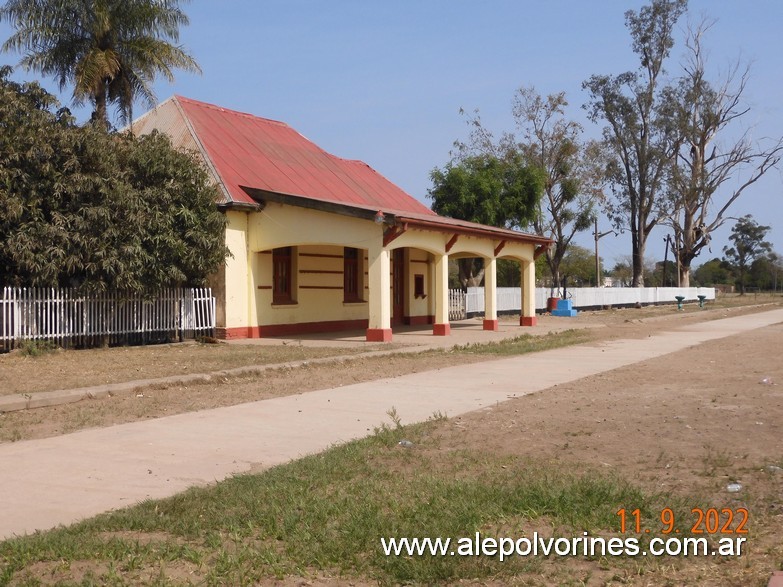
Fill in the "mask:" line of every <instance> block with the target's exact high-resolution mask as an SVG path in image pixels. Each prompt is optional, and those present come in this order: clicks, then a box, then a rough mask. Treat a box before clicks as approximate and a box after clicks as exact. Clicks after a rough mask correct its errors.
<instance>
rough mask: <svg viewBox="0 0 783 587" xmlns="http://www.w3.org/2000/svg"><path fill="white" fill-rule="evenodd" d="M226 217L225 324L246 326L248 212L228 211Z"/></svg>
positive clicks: (247, 301) (227, 325) (247, 307)
mask: <svg viewBox="0 0 783 587" xmlns="http://www.w3.org/2000/svg"><path fill="white" fill-rule="evenodd" d="M226 219H227V220H228V225H227V226H226V246H227V247H228V250H229V251H230V252H231V256H230V257H229V258H228V259H226V267H225V280H226V287H225V295H226V301H225V315H226V324H225V326H226V327H228V328H233V327H238V326H248V325H249V321H248V309H249V296H248V277H249V276H248V249H247V224H248V223H247V220H248V213H246V212H232V211H228V212H226Z"/></svg>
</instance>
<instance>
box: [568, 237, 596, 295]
mask: <svg viewBox="0 0 783 587" xmlns="http://www.w3.org/2000/svg"><path fill="white" fill-rule="evenodd" d="M562 274H563V282H564V283H565V284H566V286H567V287H588V286H589V285H590V284H592V283H595V254H594V253H593V252H592V251H591V250H589V249H586V248H584V247H580V246H579V245H573V244H572V245H571V246H570V247H568V252H567V253H566V254H565V256H564V257H563V263H562Z"/></svg>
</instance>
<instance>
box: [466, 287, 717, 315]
mask: <svg viewBox="0 0 783 587" xmlns="http://www.w3.org/2000/svg"><path fill="white" fill-rule="evenodd" d="M457 291H459V290H457ZM549 292H550V290H549V288H548V287H537V288H536V310H545V309H546V300H547V298H548V297H549ZM521 296H522V293H521V289H520V288H518V287H499V288H498V311H499V312H503V311H510V310H517V311H519V309H520V308H521V305H522V298H521ZM675 296H683V297H684V298H685V300H686V301H697V300H698V296H706V298H705V299H708V300H714V299H715V288H714V287H574V288H571V287H569V288H568V298H569V299H570V300H571V301H573V302H574V308H577V309H578V308H591V307H595V306H621V305H633V304H635V303H636V302H639V303H642V304H659V303H675V302H676V300H675ZM466 306H467V312H468V313H474V312H483V311H484V288H483V287H469V288H468V293H467V296H466Z"/></svg>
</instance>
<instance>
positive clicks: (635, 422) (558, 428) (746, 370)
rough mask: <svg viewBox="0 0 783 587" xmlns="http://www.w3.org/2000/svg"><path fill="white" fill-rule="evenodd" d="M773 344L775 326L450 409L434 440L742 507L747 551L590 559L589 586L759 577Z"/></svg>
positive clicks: (781, 553) (772, 406)
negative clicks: (665, 561) (648, 561)
mask: <svg viewBox="0 0 783 587" xmlns="http://www.w3.org/2000/svg"><path fill="white" fill-rule="evenodd" d="M782 343H783V324H778V325H775V326H771V327H768V328H765V329H761V330H757V331H753V332H749V333H746V334H742V335H740V336H734V337H731V338H727V339H722V340H717V341H712V342H708V343H705V344H702V345H700V346H698V347H693V348H690V349H687V350H685V351H683V352H680V353H678V354H672V355H667V356H664V357H660V358H657V359H653V360H650V361H645V362H643V363H639V364H636V365H632V366H629V367H624V368H621V369H616V370H613V371H609V372H607V373H603V374H600V375H596V376H593V377H587V378H584V379H581V380H579V381H576V382H574V383H572V384H569V385H564V386H556V387H553V388H550V389H548V390H546V391H542V392H540V393H537V394H533V395H529V396H525V397H521V398H517V399H514V400H511V401H508V402H505V403H503V404H500V405H498V406H497V407H494V408H490V409H486V410H484V411H481V412H475V413H472V414H469V415H466V416H463V417H461V418H455V419H453V420H451V421H450V422H447V423H445V424H443V425H442V426H441V428H440V430H439V433H438V434H439V438H438V442H437V443H434V444H437V445H439V446H443V447H448V449H446V450H459V449H461V448H466V447H475V446H482V447H483V450H486V451H488V452H490V453H500V454H509V455H517V456H529V457H535V458H538V459H545V460H551V461H555V462H558V463H561V464H562V466H563V467H568V468H585V467H590V468H599V469H605V470H608V471H613V472H616V473H618V474H619V475H621V476H622V477H624V478H627V479H629V480H631V481H632V482H633V483H634V484H637V485H640V486H642V487H644V488H645V489H647V490H648V491H653V492H655V491H661V492H671V494H673V495H681V496H693V495H698V496H701V500H702V501H701V502H700V503H694V504H692V507H697V506H698V507H702V508H708V507H714V508H719V509H720V508H724V507H726V508H732V509H733V510H734V511H736V510H737V508H739V507H745V508H747V509H748V510H749V512H750V522H749V528H750V534H749V536H748V544H749V554H748V556H747V557H743V558H742V559H739V560H737V559H735V560H722V561H721V563H720V564H718V565H716V564H714V563H713V561H711V560H708V561H706V562H699V561H698V560H691V561H684V560H683V561H678V562H676V563H675V564H673V565H671V566H667V567H666V568H663V569H653V570H652V571H648V572H647V573H645V575H644V576H643V577H639V576H633V569H631V570H630V571H626V572H624V573H622V575H623V577H622V581H619V580H618V581H617V582H616V583H613V582H612V581H611V577H612V576H614V575H615V574H616V572H617V571H616V569H612V570H611V571H608V572H606V573H600V572H597V569H595V568H593V569H591V573H592V577H593V580H592V581H591V582H590V583H589V584H595V585H600V584H633V585H684V584H691V585H738V586H739V585H743V586H744V585H766V581H767V580H768V579H769V576H770V575H771V573H772V571H773V570H776V569H777V568H779V565H781V563H783V540H781V534H780V533H781V530H783V470H781V469H780V468H781V467H783V361H781V360H780V349H781V348H782V346H781V345H782ZM733 482H738V483H740V484H741V485H742V490H741V491H740V492H738V493H730V492H728V491H727V486H728V484H729V483H733ZM695 521H696V520H695V519H694V520H686V522H695ZM686 525H687V524H686ZM702 560H703V559H702ZM626 573H628V574H627V575H626Z"/></svg>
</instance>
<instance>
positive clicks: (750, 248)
mask: <svg viewBox="0 0 783 587" xmlns="http://www.w3.org/2000/svg"><path fill="white" fill-rule="evenodd" d="M769 228H770V227H769V226H761V225H760V224H758V223H757V222H756V221H755V220H753V217H752V216H751V215H750V214H746V215H745V216H743V217H742V218H740V219H738V220H737V222H736V224H735V225H734V227H733V228H732V229H731V235H729V240H730V241H731V242H732V243H734V246H733V247H729V246H725V247H723V253H724V254H725V255H726V258H727V259H728V260H729V261H731V262H732V263H734V265H735V266H736V267H737V274H738V278H739V285H740V295H744V294H745V276H746V274H747V272H748V268H749V267H750V265H751V264H752V263H753V261H755V260H756V259H758V258H759V257H761V256H762V255H765V254H767V253H770V252H771V251H772V245H771V244H770V243H769V242H767V241H765V240H764V238H765V237H766V236H767V232H768V231H769Z"/></svg>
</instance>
